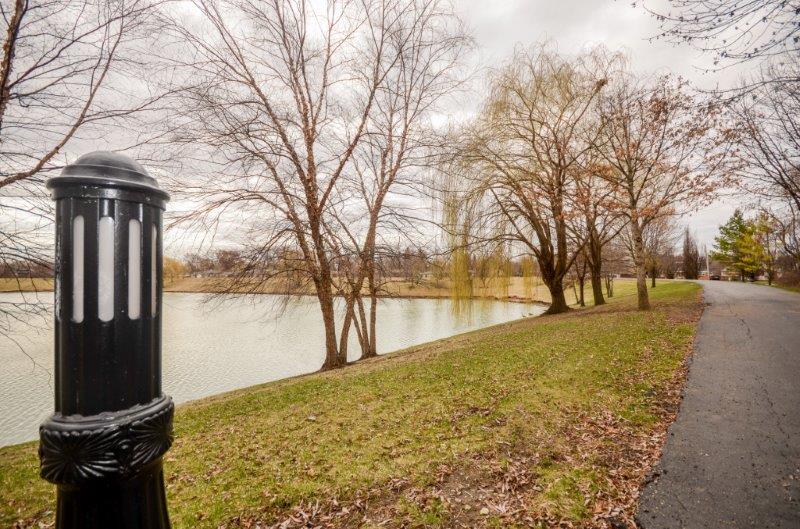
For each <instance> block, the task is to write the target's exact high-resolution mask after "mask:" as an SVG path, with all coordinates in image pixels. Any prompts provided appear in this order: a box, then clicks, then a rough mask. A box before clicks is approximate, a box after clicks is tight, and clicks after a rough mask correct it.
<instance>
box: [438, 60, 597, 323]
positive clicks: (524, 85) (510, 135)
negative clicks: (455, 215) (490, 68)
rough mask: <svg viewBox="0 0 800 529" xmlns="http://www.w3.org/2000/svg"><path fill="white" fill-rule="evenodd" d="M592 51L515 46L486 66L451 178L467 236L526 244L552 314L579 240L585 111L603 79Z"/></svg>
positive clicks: (561, 303) (589, 135)
mask: <svg viewBox="0 0 800 529" xmlns="http://www.w3.org/2000/svg"><path fill="white" fill-rule="evenodd" d="M600 55H602V54H601V53H599V52H594V53H591V54H586V55H581V56H579V57H576V58H566V57H564V56H561V55H559V54H558V53H557V52H556V51H555V50H553V49H552V48H550V47H549V46H539V47H535V48H533V49H523V48H517V49H516V50H515V52H514V54H513V56H512V58H511V60H510V61H509V62H508V63H507V64H506V65H505V66H503V67H502V68H500V69H499V70H497V71H495V72H493V73H492V74H491V76H490V79H489V95H488V97H487V99H486V101H485V103H484V105H483V108H482V110H481V112H480V114H479V116H478V117H477V119H476V120H475V121H474V122H473V123H472V124H470V125H469V126H468V127H467V128H466V130H464V132H463V143H462V144H463V147H462V150H461V153H460V156H461V161H462V172H461V173H460V174H458V175H455V176H454V177H453V179H452V180H454V182H453V185H454V187H456V188H458V189H460V192H461V195H460V200H459V202H458V203H459V205H460V207H461V209H462V210H465V211H470V212H473V213H474V215H475V219H473V221H472V222H470V223H469V226H471V227H472V228H473V229H472V231H471V233H470V234H469V239H470V243H471V245H472V246H473V247H475V246H478V247H480V246H483V245H493V244H512V245H516V246H522V247H523V248H525V250H526V251H528V252H530V253H531V254H532V255H533V256H534V257H535V258H536V261H537V263H538V265H539V266H538V268H539V271H540V273H541V276H542V281H543V283H544V284H545V285H546V286H547V288H548V290H549V291H550V297H551V299H552V303H551V305H550V308H549V309H548V313H551V314H555V313H559V312H564V311H566V310H568V306H567V302H566V299H565V296H564V288H563V281H564V277H565V275H566V274H567V272H568V271H569V269H570V267H571V266H572V263H573V261H574V260H575V258H576V256H577V255H578V254H580V252H581V251H582V250H583V246H584V242H585V241H584V240H583V237H582V235H581V231H582V230H574V229H573V224H574V222H575V220H576V219H579V218H581V212H580V210H579V209H578V208H577V204H576V196H577V195H576V192H575V189H576V178H577V177H578V173H579V167H580V165H581V164H582V163H583V161H584V159H585V157H586V156H587V153H589V151H590V150H591V149H592V145H593V137H594V136H595V135H596V134H597V130H598V129H597V127H596V126H593V124H592V120H591V119H589V114H590V112H591V111H592V107H593V103H594V101H595V100H596V98H597V97H598V94H599V93H600V91H601V90H602V88H603V86H604V85H605V84H606V78H605V76H604V74H603V72H604V68H603V67H602V66H604V65H607V63H604V62H603V61H600V60H598V57H599V56H600ZM598 66H600V67H598Z"/></svg>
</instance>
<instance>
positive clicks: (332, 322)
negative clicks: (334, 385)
mask: <svg viewBox="0 0 800 529" xmlns="http://www.w3.org/2000/svg"><path fill="white" fill-rule="evenodd" d="M317 299H319V307H320V310H321V311H322V323H323V325H324V326H325V362H323V364H322V368H321V370H322V371H327V370H328V369H336V368H337V367H342V366H343V365H345V364H346V363H347V359H345V360H344V361H342V358H341V356H340V355H339V349H338V348H337V347H336V318H335V314H334V311H333V294H332V293H331V289H330V285H323V284H322V283H321V282H320V283H319V286H318V288H317Z"/></svg>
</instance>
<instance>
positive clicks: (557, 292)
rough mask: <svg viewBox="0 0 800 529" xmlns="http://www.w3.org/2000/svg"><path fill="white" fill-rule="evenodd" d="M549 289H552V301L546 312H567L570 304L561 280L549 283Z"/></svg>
mask: <svg viewBox="0 0 800 529" xmlns="http://www.w3.org/2000/svg"><path fill="white" fill-rule="evenodd" d="M547 289H548V290H549V291H550V298H551V299H552V302H551V303H550V307H549V308H548V309H547V310H546V311H545V314H560V313H562V312H567V311H568V310H569V306H568V305H567V298H566V297H564V287H563V286H562V282H561V280H557V281H552V282H550V283H548V284H547Z"/></svg>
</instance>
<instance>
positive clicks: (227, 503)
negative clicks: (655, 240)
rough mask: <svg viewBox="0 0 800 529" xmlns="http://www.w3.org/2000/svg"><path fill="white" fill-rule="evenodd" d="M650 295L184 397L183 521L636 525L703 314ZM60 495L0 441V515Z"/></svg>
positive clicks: (48, 504)
mask: <svg viewBox="0 0 800 529" xmlns="http://www.w3.org/2000/svg"><path fill="white" fill-rule="evenodd" d="M651 292H652V301H653V305H654V308H653V310H651V311H649V312H646V313H641V312H637V311H636V310H634V308H635V297H634V296H631V295H624V296H623V295H618V296H616V297H615V298H613V300H612V302H611V303H610V304H609V305H607V306H605V307H598V308H591V309H586V310H580V311H573V312H571V313H569V314H564V315H559V316H550V317H544V318H530V319H524V320H520V321H517V322H512V323H508V324H504V325H499V326H495V327H491V328H488V329H483V330H480V331H475V332H472V333H468V334H464V335H459V336H455V337H452V338H448V339H445V340H441V341H438V342H433V343H430V344H426V345H422V346H419V347H416V348H413V349H410V350H406V351H401V352H398V353H395V354H391V355H387V356H385V357H382V358H378V359H375V360H373V361H367V362H362V363H357V364H355V365H353V366H350V367H347V368H345V369H341V370H338V371H334V372H328V373H319V374H313V375H308V376H303V377H299V378H295V379H291V380H286V381H280V382H276V383H269V384H265V385H262V386H256V387H253V388H248V389H245V390H240V391H236V392H232V393H229V394H225V395H221V396H217V397H212V398H208V399H203V400H200V401H196V402H193V403H188V404H185V405H182V406H179V407H178V409H177V413H176V417H175V434H176V441H175V444H174V446H173V448H172V450H170V452H169V453H168V455H167V457H166V461H165V469H166V479H167V490H168V492H167V494H168V500H169V506H170V512H171V516H172V521H173V526H174V527H175V528H176V529H179V528H195V527H197V528H231V527H268V526H270V525H271V524H281V523H285V525H280V527H285V528H291V527H311V526H313V527H341V528H344V527H347V528H349V527H353V528H355V527H367V528H378V527H397V528H399V527H405V528H422V527H465V528H466V527H469V528H474V527H531V526H534V527H535V526H542V527H550V526H555V525H556V524H559V523H563V524H564V525H561V526H563V527H599V526H603V527H606V526H613V527H626V526H627V527H633V525H631V524H632V523H633V522H632V517H633V514H634V512H635V507H636V499H637V494H638V490H639V486H640V484H641V480H642V479H643V478H644V476H645V475H646V472H647V471H648V469H649V468H650V465H651V464H652V462H653V461H654V460H655V458H656V457H657V454H658V451H659V450H660V446H661V444H662V442H663V438H664V435H665V431H666V426H667V424H668V423H669V422H670V421H671V420H672V418H673V416H674V413H675V411H676V409H677V403H678V400H679V395H680V387H681V385H682V382H683V378H684V374H685V367H684V365H685V364H684V361H685V359H686V356H687V354H688V353H689V351H690V348H691V343H692V338H693V335H694V332H695V328H696V322H697V319H698V318H699V314H700V311H701V303H700V295H699V293H700V287H699V286H697V285H695V284H690V283H681V282H669V283H667V282H662V283H661V284H660V285H659V286H658V288H656V289H655V290H652V291H651ZM53 509H54V489H53V487H52V486H51V485H48V484H46V483H44V482H42V481H41V480H40V479H38V477H37V459H36V444H35V443H27V444H23V445H17V446H12V447H6V448H2V449H0V526H3V527H6V526H8V525H12V526H13V527H41V526H44V527H48V526H49V525H47V524H49V523H51V522H52V520H53ZM40 523H42V524H43V525H39V524H40ZM14 524H16V525H14Z"/></svg>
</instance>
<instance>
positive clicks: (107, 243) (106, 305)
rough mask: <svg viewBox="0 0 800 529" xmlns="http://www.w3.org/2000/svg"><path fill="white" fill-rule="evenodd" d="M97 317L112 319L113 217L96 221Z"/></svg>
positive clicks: (106, 319) (105, 319) (103, 319)
mask: <svg viewBox="0 0 800 529" xmlns="http://www.w3.org/2000/svg"><path fill="white" fill-rule="evenodd" d="M97 317H98V318H100V320H101V321H111V320H112V319H114V219H112V218H111V217H101V218H100V222H98V223H97Z"/></svg>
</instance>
